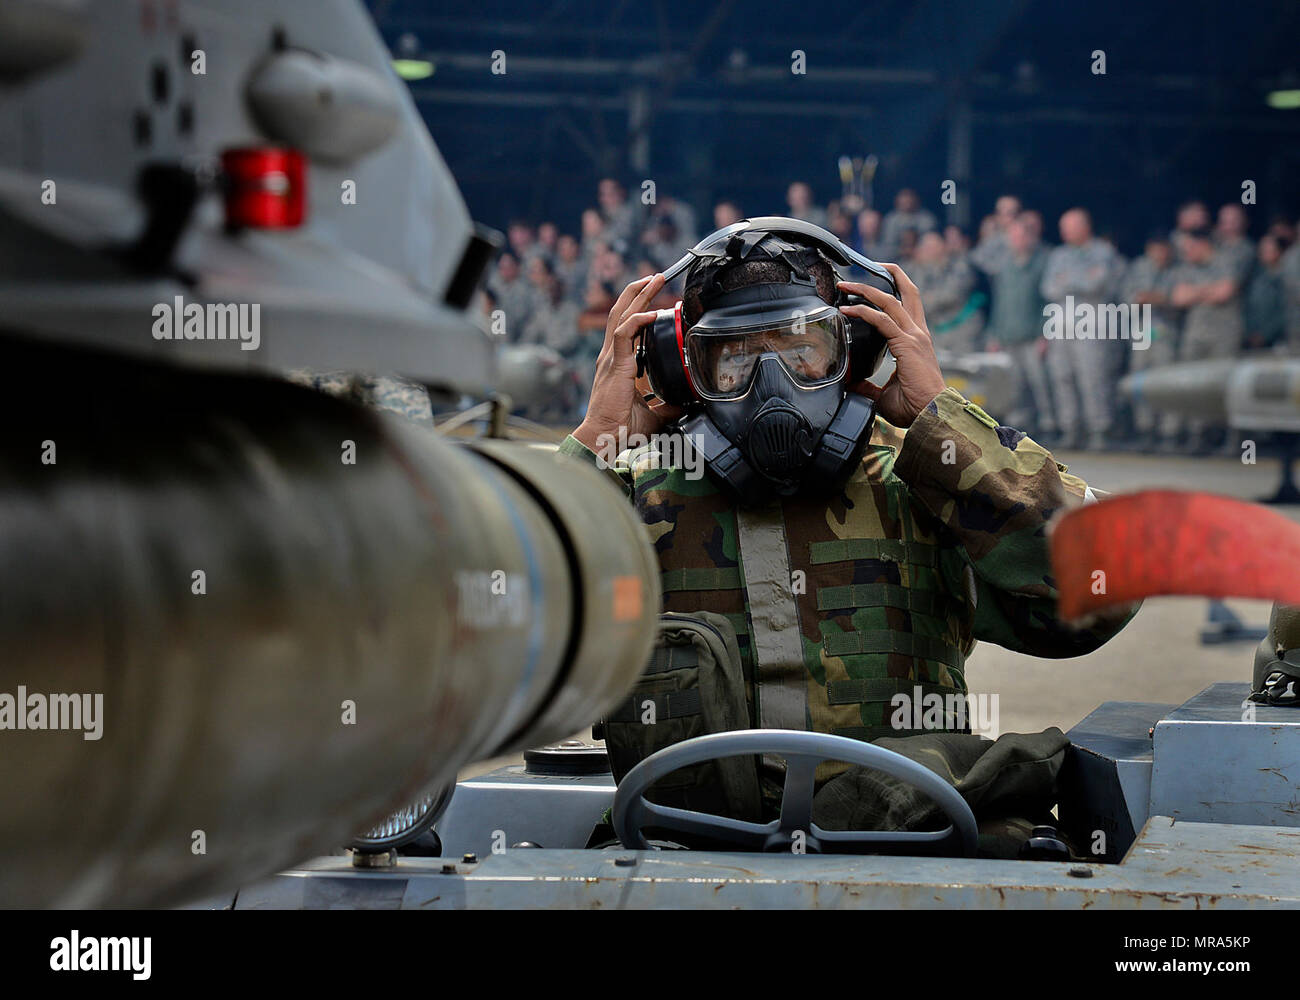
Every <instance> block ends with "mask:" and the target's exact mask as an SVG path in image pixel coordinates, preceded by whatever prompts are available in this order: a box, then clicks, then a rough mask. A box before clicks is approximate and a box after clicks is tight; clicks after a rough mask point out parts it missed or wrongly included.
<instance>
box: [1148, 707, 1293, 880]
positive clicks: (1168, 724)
mask: <svg viewBox="0 0 1300 1000" xmlns="http://www.w3.org/2000/svg"><path fill="white" fill-rule="evenodd" d="M1249 694H1250V685H1249V684H1212V685H1211V686H1210V687H1208V688H1206V689H1205V690H1204V691H1202V692H1201V693H1200V694H1198V695H1197V696H1196V697H1195V698H1192V699H1190V700H1188V701H1187V702H1185V703H1184V704H1183V705H1182V706H1180V707H1179V708H1177V709H1175V710H1174V711H1173V712H1170V713H1169V714H1168V715H1167V716H1166V717H1165V718H1163V719H1161V720H1160V722H1159V723H1157V724H1156V727H1155V738H1154V740H1153V750H1154V757H1155V760H1154V767H1153V769H1152V772H1151V812H1152V813H1159V814H1162V815H1166V816H1172V817H1174V818H1175V819H1178V820H1184V821H1185V820H1195V821H1197V822H1204V823H1244V824H1252V825H1258V826H1288V827H1300V712H1298V711H1296V710H1295V709H1294V708H1284V707H1277V706H1272V705H1256V704H1255V703H1254V702H1251V701H1247V700H1246V699H1247V696H1248V695H1249ZM1296 866H1297V868H1300V859H1297V862H1296Z"/></svg>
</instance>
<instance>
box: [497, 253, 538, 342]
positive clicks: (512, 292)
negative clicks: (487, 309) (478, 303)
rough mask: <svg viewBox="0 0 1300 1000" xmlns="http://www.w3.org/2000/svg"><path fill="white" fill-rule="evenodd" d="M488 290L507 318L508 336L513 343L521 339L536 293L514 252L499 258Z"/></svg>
mask: <svg viewBox="0 0 1300 1000" xmlns="http://www.w3.org/2000/svg"><path fill="white" fill-rule="evenodd" d="M487 286H488V291H490V292H491V293H492V297H493V298H494V299H496V301H497V304H498V306H499V308H500V309H501V311H502V312H503V313H504V314H505V318H506V337H507V338H508V339H509V340H510V342H511V343H514V342H516V341H518V340H519V337H520V336H521V335H522V333H523V331H524V327H525V326H526V325H527V324H528V320H529V319H530V318H531V317H532V314H533V307H534V294H533V289H532V287H531V286H530V285H529V284H528V282H527V281H526V280H525V279H524V277H523V276H522V274H521V273H520V269H519V261H518V260H517V259H516V258H515V256H514V254H512V253H509V252H508V251H507V252H506V253H503V254H502V255H501V256H500V258H499V259H498V260H497V266H496V271H495V272H494V273H493V275H492V277H491V278H489V279H488V282H487Z"/></svg>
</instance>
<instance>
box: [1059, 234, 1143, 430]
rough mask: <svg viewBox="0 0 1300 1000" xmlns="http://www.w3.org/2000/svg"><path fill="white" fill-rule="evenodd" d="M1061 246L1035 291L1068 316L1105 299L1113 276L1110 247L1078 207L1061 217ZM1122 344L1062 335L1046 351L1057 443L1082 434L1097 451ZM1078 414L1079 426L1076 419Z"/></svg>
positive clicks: (1109, 416)
mask: <svg viewBox="0 0 1300 1000" xmlns="http://www.w3.org/2000/svg"><path fill="white" fill-rule="evenodd" d="M1060 226H1061V242H1062V244H1063V245H1062V246H1059V247H1056V248H1055V249H1054V250H1053V251H1052V252H1051V253H1050V254H1049V255H1048V258H1047V268H1046V270H1045V271H1044V272H1043V283H1042V287H1041V291H1042V293H1043V298H1044V299H1046V300H1047V301H1048V302H1050V303H1055V304H1056V305H1058V306H1060V307H1061V309H1062V310H1063V311H1064V312H1065V314H1066V315H1067V316H1068V315H1069V314H1070V313H1071V311H1072V309H1075V310H1077V309H1078V307H1079V306H1080V305H1092V306H1094V307H1095V306H1098V305H1100V304H1102V303H1104V302H1105V301H1106V300H1107V299H1108V298H1109V296H1110V294H1111V290H1112V289H1113V287H1114V284H1115V279H1116V278H1117V277H1118V270H1119V261H1118V260H1117V258H1116V254H1115V251H1114V249H1113V248H1112V247H1111V246H1110V245H1109V244H1108V243H1106V242H1104V241H1102V240H1099V239H1096V238H1094V237H1093V235H1092V220H1091V218H1090V217H1089V215H1088V213H1087V212H1086V211H1084V210H1083V209H1081V208H1072V209H1070V211H1068V212H1066V213H1065V214H1064V215H1062V216H1061V223H1060ZM1127 346H1128V345H1127V344H1123V343H1119V342H1117V341H1112V340H1101V339H1076V338H1069V337H1062V338H1060V339H1056V340H1052V341H1051V343H1049V344H1048V347H1047V370H1048V373H1049V374H1050V375H1051V379H1052V397H1053V398H1054V399H1055V400H1056V407H1057V413H1056V418H1057V425H1058V426H1059V427H1060V428H1061V433H1062V436H1063V439H1064V440H1063V442H1062V444H1063V445H1064V446H1066V447H1070V446H1075V445H1078V444H1079V443H1080V429H1081V427H1083V426H1085V425H1086V427H1087V430H1088V441H1089V444H1090V446H1091V447H1093V448H1101V447H1102V446H1103V445H1104V443H1105V436H1106V432H1107V431H1108V430H1110V425H1111V421H1112V417H1113V412H1112V408H1113V400H1114V385H1113V382H1114V374H1115V370H1116V368H1117V367H1118V366H1117V364H1116V361H1117V359H1118V358H1119V351H1121V350H1124V349H1125V348H1127ZM1080 415H1082V422H1081V421H1080Z"/></svg>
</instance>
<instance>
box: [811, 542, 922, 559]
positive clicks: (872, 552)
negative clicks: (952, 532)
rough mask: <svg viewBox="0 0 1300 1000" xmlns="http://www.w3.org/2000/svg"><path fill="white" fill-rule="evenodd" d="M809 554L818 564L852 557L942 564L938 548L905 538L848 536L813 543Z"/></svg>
mask: <svg viewBox="0 0 1300 1000" xmlns="http://www.w3.org/2000/svg"><path fill="white" fill-rule="evenodd" d="M808 557H809V560H810V561H811V562H812V564H813V565H814V566H816V565H819V564H821V563H831V562H847V561H848V560H850V559H882V560H885V561H887V562H904V563H911V564H912V565H914V566H938V565H939V550H938V548H936V547H935V546H933V545H929V544H927V543H926V542H915V541H909V540H908V539H905V538H845V539H840V540H838V541H834V542H813V543H812V544H811V545H810V546H808Z"/></svg>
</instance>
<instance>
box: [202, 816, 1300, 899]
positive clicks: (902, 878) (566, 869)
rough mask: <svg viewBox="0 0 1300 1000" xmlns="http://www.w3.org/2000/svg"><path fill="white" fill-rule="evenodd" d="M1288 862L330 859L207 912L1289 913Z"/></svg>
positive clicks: (1239, 846) (554, 854) (1269, 837)
mask: <svg viewBox="0 0 1300 1000" xmlns="http://www.w3.org/2000/svg"><path fill="white" fill-rule="evenodd" d="M1298 854H1300V830H1289V829H1283V828H1278V827H1257V826H1256V827H1252V826H1224V825H1217V824H1206V823H1175V822H1174V821H1173V820H1171V819H1169V818H1168V817H1164V816H1157V817H1153V818H1152V819H1151V820H1150V821H1149V822H1148V824H1147V826H1146V827H1145V828H1144V829H1143V831H1142V833H1141V834H1140V835H1139V837H1138V840H1137V842H1136V843H1135V844H1134V846H1133V848H1132V850H1131V851H1130V852H1129V854H1128V856H1127V857H1126V858H1125V859H1124V862H1123V864H1119V865H1105V864H1087V865H1080V864H1063V863H1057V862H1025V861H986V860H979V859H946V858H903V857H878V856H872V857H844V856H833V855H803V856H798V857H792V856H790V855H785V854H782V855H770V854H731V853H713V852H695V851H691V852H687V851H642V852H633V851H624V850H613V851H554V850H551V851H535V850H513V851H509V850H508V851H506V852H505V853H504V854H497V855H489V856H488V857H486V858H484V859H483V860H481V861H480V862H478V863H476V864H464V863H456V862H454V861H453V860H452V859H445V860H439V859H425V858H415V859H403V860H401V861H399V862H398V865H397V867H396V868H393V869H389V870H387V871H359V870H354V869H353V868H352V867H351V863H350V862H349V860H348V859H347V858H346V857H331V858H320V859H318V860H316V861H313V862H310V863H309V864H306V865H303V866H302V867H301V868H298V869H295V870H293V871H288V872H283V873H281V874H280V875H277V876H275V877H274V878H271V879H268V880H266V881H264V882H261V883H258V884H256V885H253V886H250V887H248V888H245V889H243V890H241V891H240V892H239V894H238V896H237V897H234V898H232V899H228V900H224V901H213V903H214V904H215V905H226V906H230V905H233V907H234V908H235V909H240V910H256V909H332V908H347V909H420V910H427V909H453V910H459V909H639V908H646V909H658V908H663V909H674V908H690V909H750V910H752V909H840V908H890V909H893V908H907V909H935V908H943V909H950V908H954V907H978V908H990V909H1020V908H1031V909H1071V910H1076V909H1111V908H1114V909H1234V908H1242V907H1296V906H1300V864H1297V862H1296V857H1297V855H1298ZM444 868H445V869H447V870H446V871H444Z"/></svg>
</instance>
